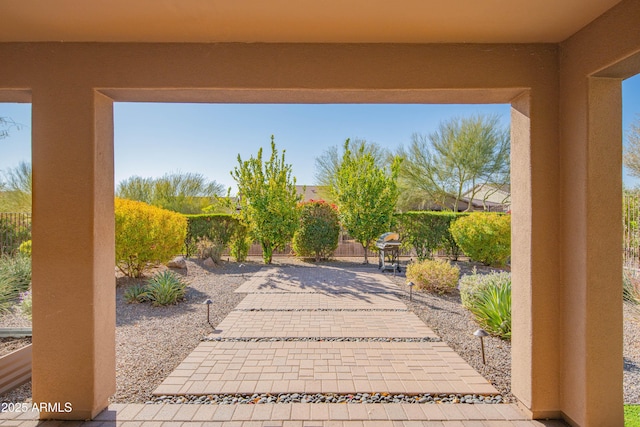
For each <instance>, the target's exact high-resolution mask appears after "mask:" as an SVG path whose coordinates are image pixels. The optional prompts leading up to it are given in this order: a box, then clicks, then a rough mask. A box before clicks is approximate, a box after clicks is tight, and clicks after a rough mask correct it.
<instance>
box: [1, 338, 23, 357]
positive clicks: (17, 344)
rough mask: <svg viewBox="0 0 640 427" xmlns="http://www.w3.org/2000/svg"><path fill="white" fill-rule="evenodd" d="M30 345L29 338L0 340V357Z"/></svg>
mask: <svg viewBox="0 0 640 427" xmlns="http://www.w3.org/2000/svg"><path fill="white" fill-rule="evenodd" d="M29 344H31V338H0V356H4V355H5V354H9V353H11V352H13V351H16V350H17V349H19V348H21V347H24V346H25V345H29Z"/></svg>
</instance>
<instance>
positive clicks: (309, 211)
mask: <svg viewBox="0 0 640 427" xmlns="http://www.w3.org/2000/svg"><path fill="white" fill-rule="evenodd" d="M339 235H340V220H339V219H338V212H337V208H336V207H335V206H334V205H330V204H329V203H327V202H325V201H323V200H311V201H309V202H306V203H303V204H302V205H301V207H300V227H299V228H298V230H297V231H296V233H295V234H294V235H293V250H294V251H295V253H296V255H297V256H300V257H314V258H315V260H316V262H318V261H320V260H321V259H323V258H325V259H326V258H328V257H329V256H331V254H333V252H334V251H335V250H336V249H337V248H338V237H339Z"/></svg>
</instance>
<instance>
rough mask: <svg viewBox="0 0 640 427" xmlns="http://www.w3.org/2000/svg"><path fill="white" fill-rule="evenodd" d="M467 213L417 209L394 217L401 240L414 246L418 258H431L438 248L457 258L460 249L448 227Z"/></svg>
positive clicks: (454, 258) (460, 252)
mask: <svg viewBox="0 0 640 427" xmlns="http://www.w3.org/2000/svg"><path fill="white" fill-rule="evenodd" d="M467 215H469V214H468V213H466V212H433V211H418V212H404V213H399V214H395V215H394V219H395V222H396V229H397V231H398V233H399V234H400V238H401V240H402V241H403V243H404V244H405V245H410V246H412V247H413V248H415V250H416V254H417V256H418V259H419V260H424V259H431V258H432V253H433V251H435V250H438V249H444V250H445V251H446V252H447V255H448V256H449V257H451V258H452V259H453V260H457V259H458V256H459V255H461V254H462V251H461V250H460V247H459V246H458V245H457V244H456V241H455V240H454V239H453V236H452V235H451V232H450V231H449V227H450V225H451V223H452V222H454V221H455V220H457V219H458V218H460V217H464V216H467Z"/></svg>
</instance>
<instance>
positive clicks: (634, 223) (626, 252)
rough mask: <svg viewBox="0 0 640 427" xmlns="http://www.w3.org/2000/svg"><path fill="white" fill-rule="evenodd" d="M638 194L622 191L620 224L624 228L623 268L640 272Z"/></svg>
mask: <svg viewBox="0 0 640 427" xmlns="http://www.w3.org/2000/svg"><path fill="white" fill-rule="evenodd" d="M639 223H640V194H634V193H624V194H623V196H622V225H623V230H624V234H623V236H624V242H623V248H622V253H623V260H624V268H625V269H626V270H629V271H630V272H634V273H636V274H637V273H640V228H639V227H638V225H639Z"/></svg>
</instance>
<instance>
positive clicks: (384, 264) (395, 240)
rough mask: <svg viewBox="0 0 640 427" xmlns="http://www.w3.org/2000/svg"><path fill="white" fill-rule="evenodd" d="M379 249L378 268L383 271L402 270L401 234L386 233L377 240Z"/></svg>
mask: <svg viewBox="0 0 640 427" xmlns="http://www.w3.org/2000/svg"><path fill="white" fill-rule="evenodd" d="M376 247H377V248H378V249H379V251H378V268H379V269H380V270H382V271H385V270H392V271H393V272H394V273H395V272H396V271H397V272H398V273H399V272H400V261H399V255H400V235H398V233H384V234H383V235H382V236H380V238H378V240H376Z"/></svg>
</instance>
